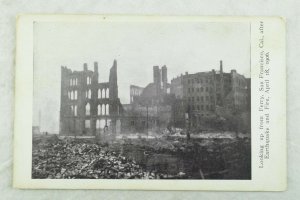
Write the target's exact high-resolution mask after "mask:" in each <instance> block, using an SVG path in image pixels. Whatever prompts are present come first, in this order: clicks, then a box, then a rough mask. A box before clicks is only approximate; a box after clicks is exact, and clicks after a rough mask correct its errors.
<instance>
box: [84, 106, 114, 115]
mask: <svg viewBox="0 0 300 200" xmlns="http://www.w3.org/2000/svg"><path fill="white" fill-rule="evenodd" d="M85 115H91V106H90V104H89V103H87V104H86V106H85ZM97 115H109V104H99V105H98V106H97Z"/></svg>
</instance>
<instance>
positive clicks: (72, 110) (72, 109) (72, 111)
mask: <svg viewBox="0 0 300 200" xmlns="http://www.w3.org/2000/svg"><path fill="white" fill-rule="evenodd" d="M73 113H74V108H73V106H71V115H73Z"/></svg>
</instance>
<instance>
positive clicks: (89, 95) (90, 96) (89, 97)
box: [88, 89, 92, 99]
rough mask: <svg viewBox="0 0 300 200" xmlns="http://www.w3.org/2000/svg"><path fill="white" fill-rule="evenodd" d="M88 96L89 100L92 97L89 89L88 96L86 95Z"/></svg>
mask: <svg viewBox="0 0 300 200" xmlns="http://www.w3.org/2000/svg"><path fill="white" fill-rule="evenodd" d="M88 96H89V99H91V97H92V91H91V89H89V94H88Z"/></svg>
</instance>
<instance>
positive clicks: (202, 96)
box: [171, 61, 250, 124]
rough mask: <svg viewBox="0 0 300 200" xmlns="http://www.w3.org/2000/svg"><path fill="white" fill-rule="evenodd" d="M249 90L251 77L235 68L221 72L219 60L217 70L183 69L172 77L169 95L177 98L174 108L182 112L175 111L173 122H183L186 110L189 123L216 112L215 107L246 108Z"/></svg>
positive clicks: (248, 102)
mask: <svg viewBox="0 0 300 200" xmlns="http://www.w3.org/2000/svg"><path fill="white" fill-rule="evenodd" d="M249 90H250V79H247V78H245V77H244V76H243V75H240V74H238V73H237V72H236V70H231V72H230V73H224V72H223V63H222V61H220V70H219V71H215V70H212V71H208V72H198V73H195V74H188V73H187V72H186V73H185V75H181V76H178V77H176V78H174V79H172V80H171V94H174V95H175V97H176V100H177V106H176V107H177V108H178V109H181V112H177V113H175V116H174V118H175V120H174V121H178V123H179V122H182V121H184V120H185V113H188V114H189V117H190V119H191V121H192V123H193V124H196V123H198V122H199V121H200V120H201V118H202V117H204V116H206V117H207V116H210V115H213V114H215V111H216V109H217V108H218V107H224V108H226V109H231V110H234V109H235V110H246V109H249V105H250V92H249ZM179 106H181V108H180V107H179ZM182 111H183V112H182Z"/></svg>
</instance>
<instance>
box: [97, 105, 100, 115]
mask: <svg viewBox="0 0 300 200" xmlns="http://www.w3.org/2000/svg"><path fill="white" fill-rule="evenodd" d="M97 114H98V115H101V105H100V104H99V105H98V107H97Z"/></svg>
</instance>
